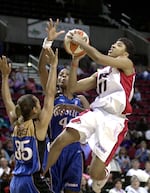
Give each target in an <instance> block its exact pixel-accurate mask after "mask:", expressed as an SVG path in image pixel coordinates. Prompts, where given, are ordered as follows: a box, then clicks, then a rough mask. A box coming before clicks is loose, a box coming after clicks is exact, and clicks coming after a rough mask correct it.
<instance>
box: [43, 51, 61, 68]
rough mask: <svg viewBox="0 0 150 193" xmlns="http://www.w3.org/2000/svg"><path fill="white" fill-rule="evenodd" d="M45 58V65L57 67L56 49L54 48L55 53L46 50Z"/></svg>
mask: <svg viewBox="0 0 150 193" xmlns="http://www.w3.org/2000/svg"><path fill="white" fill-rule="evenodd" d="M46 53H47V54H46V58H47V63H48V64H50V65H51V66H57V64H58V48H56V51H55V53H54V52H53V50H52V48H49V49H46Z"/></svg>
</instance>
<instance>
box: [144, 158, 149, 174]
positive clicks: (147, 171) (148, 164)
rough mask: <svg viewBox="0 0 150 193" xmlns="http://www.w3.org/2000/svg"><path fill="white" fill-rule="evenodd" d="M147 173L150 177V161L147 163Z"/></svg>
mask: <svg viewBox="0 0 150 193" xmlns="http://www.w3.org/2000/svg"><path fill="white" fill-rule="evenodd" d="M145 172H146V173H147V174H148V175H149V177H150V160H149V161H146V162H145Z"/></svg>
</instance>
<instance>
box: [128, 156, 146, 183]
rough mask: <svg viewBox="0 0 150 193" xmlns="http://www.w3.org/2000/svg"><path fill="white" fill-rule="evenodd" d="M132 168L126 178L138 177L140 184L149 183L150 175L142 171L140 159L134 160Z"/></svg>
mask: <svg viewBox="0 0 150 193" xmlns="http://www.w3.org/2000/svg"><path fill="white" fill-rule="evenodd" d="M131 165H132V166H131V168H130V169H129V170H128V172H127V174H126V176H128V177H131V176H134V175H136V176H137V177H138V179H139V181H140V182H144V183H145V182H147V180H148V178H149V175H148V174H147V173H146V172H145V171H144V170H143V169H140V162H139V160H138V159H133V160H132V162H131Z"/></svg>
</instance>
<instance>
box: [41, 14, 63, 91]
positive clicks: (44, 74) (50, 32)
mask: <svg viewBox="0 0 150 193" xmlns="http://www.w3.org/2000/svg"><path fill="white" fill-rule="evenodd" d="M58 24H59V19H57V20H56V22H53V20H52V19H51V18H50V19H49V22H48V23H47V28H46V32H47V37H46V38H45V39H44V42H43V45H42V50H41V53H40V56H39V63H38V68H39V76H40V81H41V84H42V87H43V90H44V91H45V89H46V83H47V79H48V70H47V69H46V65H47V62H46V61H47V59H46V57H45V55H46V54H47V53H46V48H50V47H51V46H52V43H53V41H54V40H55V39H56V38H57V37H58V36H59V35H61V34H63V33H64V31H63V30H61V31H59V32H56V28H57V26H58ZM50 63H51V62H50Z"/></svg>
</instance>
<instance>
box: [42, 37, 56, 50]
mask: <svg viewBox="0 0 150 193" xmlns="http://www.w3.org/2000/svg"><path fill="white" fill-rule="evenodd" d="M52 43H53V41H48V40H47V38H45V39H44V41H43V45H42V47H43V48H44V49H46V48H50V47H51V46H52Z"/></svg>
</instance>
